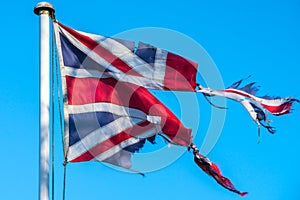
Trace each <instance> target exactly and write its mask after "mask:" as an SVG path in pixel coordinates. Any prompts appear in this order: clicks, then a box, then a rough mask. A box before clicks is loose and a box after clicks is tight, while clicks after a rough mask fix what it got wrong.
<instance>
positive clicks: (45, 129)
mask: <svg viewBox="0 0 300 200" xmlns="http://www.w3.org/2000/svg"><path fill="white" fill-rule="evenodd" d="M34 13H35V14H37V15H39V16H40V145H39V150H40V157H39V199H40V200H48V199H49V157H50V156H49V152H50V139H49V138H50V137H49V132H50V126H49V115H50V112H49V103H50V78H49V77H50V37H49V32H50V31H49V30H50V29H49V27H50V26H49V17H50V16H52V14H53V13H54V8H53V6H52V5H51V4H50V3H47V2H40V3H38V4H37V5H36V6H35V7H34Z"/></svg>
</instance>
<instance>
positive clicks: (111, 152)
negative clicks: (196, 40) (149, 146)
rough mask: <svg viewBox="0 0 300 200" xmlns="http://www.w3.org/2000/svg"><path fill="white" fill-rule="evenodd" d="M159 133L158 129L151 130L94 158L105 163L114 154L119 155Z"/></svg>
mask: <svg viewBox="0 0 300 200" xmlns="http://www.w3.org/2000/svg"><path fill="white" fill-rule="evenodd" d="M157 132H158V131H157V129H156V128H153V129H150V130H148V131H146V132H144V133H142V134H141V135H139V136H138V137H132V138H129V139H127V140H125V141H123V142H121V143H120V144H118V145H115V146H113V147H112V148H110V149H108V150H107V151H105V152H103V153H101V154H99V155H98V156H97V157H96V158H94V160H97V161H103V160H105V159H107V158H109V157H111V156H113V155H114V154H116V153H118V152H119V151H121V150H122V149H124V148H126V147H128V146H130V145H133V144H135V143H137V142H139V141H140V139H141V138H147V137H149V136H151V135H154V134H156V133H157Z"/></svg>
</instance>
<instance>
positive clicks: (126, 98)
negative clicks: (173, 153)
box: [66, 76, 191, 146]
mask: <svg viewBox="0 0 300 200" xmlns="http://www.w3.org/2000/svg"><path fill="white" fill-rule="evenodd" d="M66 83H67V94H68V100H69V102H68V103H69V105H82V104H89V103H96V102H107V103H112V104H117V105H121V106H126V107H130V108H135V109H138V110H141V111H143V112H144V113H146V114H147V115H151V116H160V117H161V127H162V131H163V133H165V134H166V135H167V136H168V137H169V138H170V139H171V140H173V142H175V143H178V144H180V145H183V146H188V145H189V144H190V142H191V130H190V129H187V128H185V127H184V126H183V124H182V123H181V122H180V120H179V119H178V118H177V117H176V116H175V115H174V114H173V113H172V112H171V111H170V110H169V109H168V108H167V107H166V106H165V105H164V104H163V103H161V102H160V101H159V100H158V99H157V98H155V97H154V96H153V95H152V94H151V93H150V92H149V91H148V90H147V89H145V88H143V87H140V86H137V85H134V84H131V83H122V84H118V81H117V80H115V79H113V78H106V79H100V80H99V79H96V78H84V79H83V78H75V77H70V76H66Z"/></svg>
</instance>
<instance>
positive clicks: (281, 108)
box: [262, 102, 292, 116]
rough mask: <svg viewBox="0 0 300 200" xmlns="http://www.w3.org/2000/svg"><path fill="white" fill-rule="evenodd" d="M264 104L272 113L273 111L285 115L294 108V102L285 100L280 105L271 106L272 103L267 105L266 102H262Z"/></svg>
mask: <svg viewBox="0 0 300 200" xmlns="http://www.w3.org/2000/svg"><path fill="white" fill-rule="evenodd" d="M262 106H263V107H264V108H265V109H267V110H268V111H269V112H270V113H272V114H273V115H277V116H279V115H284V114H288V113H290V111H291V108H292V103H291V102H285V103H283V104H281V105H278V106H271V105H266V104H262Z"/></svg>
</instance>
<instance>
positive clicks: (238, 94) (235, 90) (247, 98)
mask: <svg viewBox="0 0 300 200" xmlns="http://www.w3.org/2000/svg"><path fill="white" fill-rule="evenodd" d="M243 81H244V79H241V80H239V81H237V82H235V83H233V84H232V85H231V86H230V87H228V88H227V89H225V90H214V89H210V88H205V87H202V86H200V85H199V90H197V92H201V93H203V94H204V95H207V96H220V97H225V98H228V99H231V100H234V101H236V102H239V103H241V104H242V106H243V107H244V108H245V109H246V110H247V112H248V113H249V115H250V116H251V118H252V119H253V121H254V122H256V123H257V125H258V134H259V135H260V126H263V127H265V128H266V129H267V130H268V131H269V132H270V133H272V134H273V133H275V129H274V127H272V126H271V125H270V122H271V121H270V120H269V119H268V118H267V113H271V114H272V115H274V116H280V115H285V114H288V113H290V112H291V109H292V105H293V103H294V102H298V103H299V102H300V101H299V100H298V99H295V98H293V97H286V98H280V97H270V96H263V97H258V96H255V95H256V93H257V92H258V90H259V86H256V85H255V82H252V83H249V84H247V85H245V86H243V87H240V86H241V84H242V82H243Z"/></svg>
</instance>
